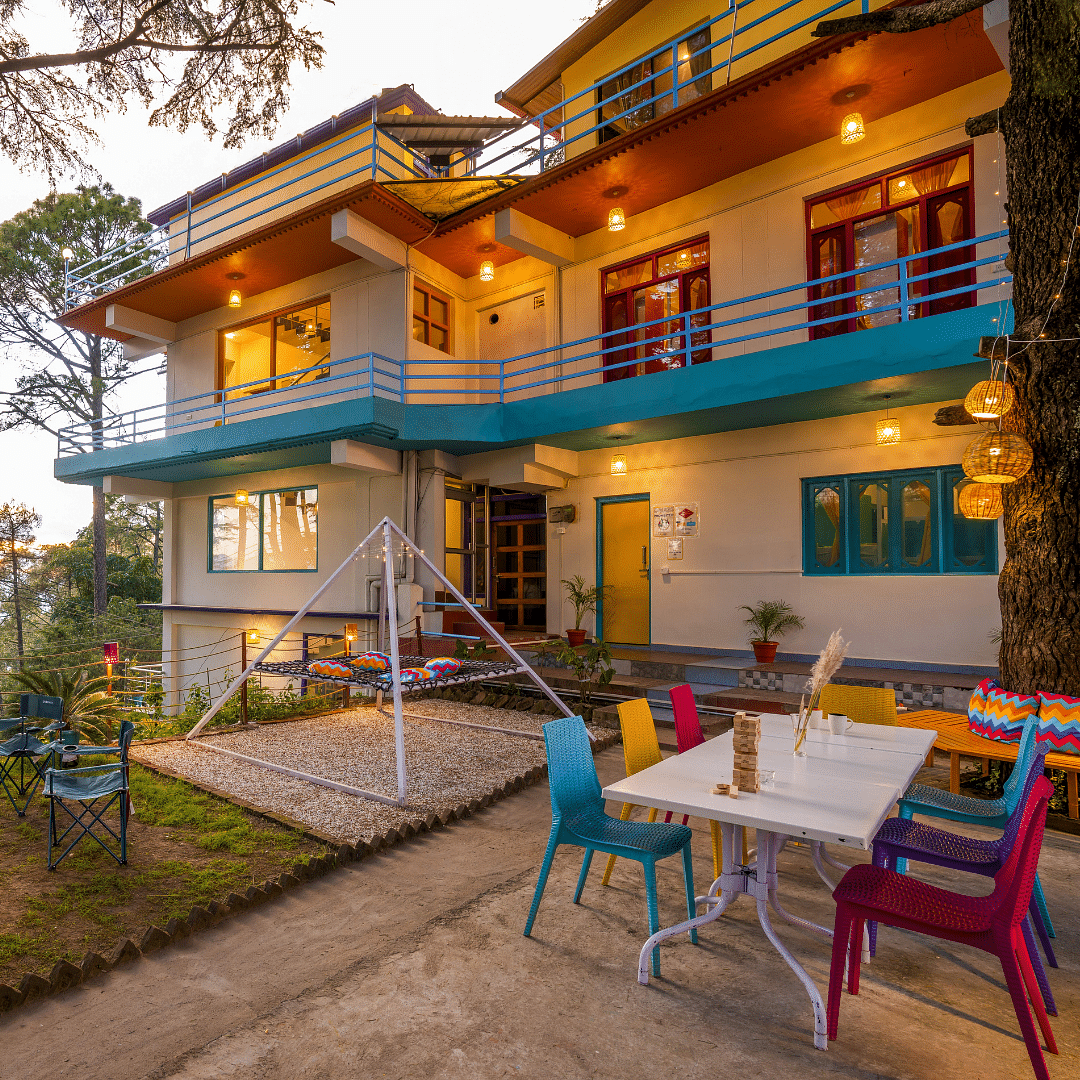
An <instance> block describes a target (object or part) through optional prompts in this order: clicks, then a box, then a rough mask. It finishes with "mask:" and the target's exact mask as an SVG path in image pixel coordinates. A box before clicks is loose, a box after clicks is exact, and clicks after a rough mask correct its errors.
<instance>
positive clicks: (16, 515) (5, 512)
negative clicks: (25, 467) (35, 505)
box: [0, 502, 41, 656]
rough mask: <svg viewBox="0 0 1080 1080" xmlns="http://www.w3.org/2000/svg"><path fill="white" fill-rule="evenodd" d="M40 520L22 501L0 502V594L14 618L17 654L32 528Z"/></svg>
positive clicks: (31, 554) (31, 552)
mask: <svg viewBox="0 0 1080 1080" xmlns="http://www.w3.org/2000/svg"><path fill="white" fill-rule="evenodd" d="M40 524H41V515H40V514H38V513H37V512H35V511H34V510H31V509H30V508H29V507H28V506H26V505H25V504H23V503H13V502H6V503H4V504H3V506H0V567H2V577H0V590H2V592H0V597H2V602H3V604H4V606H5V607H8V606H10V609H11V613H12V615H13V616H14V619H15V648H16V655H17V656H22V654H23V610H24V607H25V604H26V601H27V596H26V573H27V563H31V564H32V563H33V561H34V559H35V558H36V557H37V553H36V552H35V551H34V549H33V545H34V543H35V541H36V540H37V537H36V536H35V535H34V530H35V529H36V528H37V527H38V526H39V525H40Z"/></svg>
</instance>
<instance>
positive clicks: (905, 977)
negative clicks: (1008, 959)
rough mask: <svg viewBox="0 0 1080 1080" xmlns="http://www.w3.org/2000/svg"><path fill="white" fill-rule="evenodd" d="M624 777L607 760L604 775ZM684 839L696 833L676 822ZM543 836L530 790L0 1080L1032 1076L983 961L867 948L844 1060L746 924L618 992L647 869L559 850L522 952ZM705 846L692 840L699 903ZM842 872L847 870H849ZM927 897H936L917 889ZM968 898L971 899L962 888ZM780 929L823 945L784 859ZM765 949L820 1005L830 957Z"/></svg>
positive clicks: (170, 956)
mask: <svg viewBox="0 0 1080 1080" xmlns="http://www.w3.org/2000/svg"><path fill="white" fill-rule="evenodd" d="M598 767H599V771H600V775H601V779H602V780H604V781H607V780H609V779H613V778H615V777H617V776H621V775H622V754H621V752H620V750H619V749H617V748H616V749H613V750H609V751H606V752H605V753H604V754H602V755H601V756H600V758H599V759H598ZM692 824H693V822H692ZM549 826H550V811H549V804H548V800H547V788H546V786H545V785H542V784H541V785H538V786H535V787H532V788H529V789H527V790H526V791H525V792H524V793H522V794H520V795H518V796H515V797H514V798H511V799H508V800H506V801H504V802H501V803H499V804H497V805H496V806H495V807H494V808H493V809H491V810H489V811H487V812H485V813H482V814H480V815H478V816H477V817H475V818H471V819H469V820H468V821H466V822H464V823H462V824H459V825H455V826H453V827H452V828H450V829H447V830H443V831H440V832H437V833H431V834H425V835H424V836H423V837H421V838H420V839H418V840H417V841H414V842H413V843H411V844H408V845H405V846H403V847H397V848H393V849H391V850H390V851H389V852H387V853H385V854H382V855H380V856H378V857H376V858H372V859H368V860H365V861H364V862H362V863H359V864H356V865H354V866H353V867H351V868H348V869H344V870H339V871H336V872H335V873H333V874H331V875H329V876H327V877H325V878H322V879H320V880H318V881H316V882H313V883H310V884H308V885H306V886H304V887H303V888H300V889H295V890H289V891H287V892H286V893H285V895H284V896H282V897H280V898H278V899H277V900H275V901H273V902H271V903H269V904H267V905H265V906H263V907H261V908H258V909H256V910H254V911H252V912H250V913H247V914H245V915H243V916H240V917H238V918H235V919H230V920H227V921H226V922H224V923H222V924H221V925H219V926H217V927H216V928H214V929H212V930H210V931H207V932H203V933H200V934H198V935H196V936H194V937H193V938H190V939H188V941H186V942H185V943H183V944H181V945H178V946H173V947H171V948H169V949H166V950H164V951H162V952H159V953H156V954H153V955H152V956H150V957H147V958H145V959H141V960H138V961H136V962H135V963H132V964H129V965H127V966H126V967H122V968H120V969H118V970H117V971H115V972H112V973H110V974H109V975H107V976H105V977H104V978H103V979H99V980H95V981H92V982H90V983H88V984H87V985H85V986H83V987H80V988H78V989H76V990H73V991H70V992H68V993H66V994H61V995H59V996H56V997H53V998H49V999H46V1000H45V1001H43V1002H41V1003H40V1004H38V1005H35V1006H32V1007H29V1008H25V1009H20V1010H16V1011H15V1012H13V1013H11V1014H9V1015H8V1016H7V1017H6V1018H4V1019H3V1020H0V1045H2V1046H3V1051H2V1054H0V1061H2V1062H3V1066H2V1068H0V1074H2V1075H3V1076H4V1077H18V1078H20V1080H33V1078H37V1077H42V1078H44V1077H48V1078H50V1080H52V1078H56V1077H65V1076H72V1077H79V1078H80V1080H97V1078H99V1077H100V1078H102V1080H105V1078H108V1080H127V1078H136V1077H170V1078H184V1080H189V1078H191V1080H194V1078H198V1080H205V1078H219V1077H229V1078H234V1080H255V1078H260V1080H263V1078H282V1080H285V1078H288V1080H294V1078H302V1077H313V1078H319V1080H334V1078H338V1077H342V1078H344V1077H349V1078H352V1077H358V1076H362V1077H365V1078H366V1077H377V1078H381V1077H391V1078H411V1077H423V1078H424V1080H432V1078H444V1077H445V1078H459V1077H468V1078H477V1077H485V1078H486V1077H498V1076H511V1077H536V1078H538V1080H539V1078H544V1080H546V1078H549V1077H553V1076H554V1077H592V1076H597V1077H619V1078H623V1077H626V1078H636V1077H641V1078H649V1080H655V1078H656V1077H665V1076H672V1077H674V1076H677V1077H702V1078H705V1077H707V1078H708V1080H720V1078H725V1077H727V1078H736V1077H738V1078H743V1077H759V1076H760V1077H770V1078H771V1077H785V1078H786V1077H799V1078H804V1077H829V1078H836V1077H853V1078H860V1080H863V1078H869V1077H888V1078H896V1080H901V1078H909V1077H910V1078H930V1080H952V1078H956V1080H960V1078H963V1080H1012V1078H1023V1077H1028V1076H1030V1075H1031V1071H1030V1066H1029V1064H1028V1059H1027V1055H1026V1052H1025V1049H1024V1043H1023V1041H1022V1039H1021V1038H1020V1035H1019V1029H1018V1026H1017V1023H1016V1020H1015V1017H1014V1016H1013V1012H1012V1009H1011V1007H1010V1003H1009V998H1008V995H1007V993H1006V992H1005V989H1004V985H1003V981H1002V978H1001V973H1000V968H998V967H996V962H995V961H994V960H993V958H991V957H988V956H985V955H983V954H980V953H976V952H974V951H972V950H969V949H965V948H963V947H960V946H953V945H950V944H946V943H940V944H939V943H936V942H933V941H930V940H928V939H923V938H919V937H917V936H915V935H912V934H907V933H903V932H899V931H894V930H890V929H883V931H882V933H881V938H880V945H879V955H878V958H877V959H876V960H875V961H874V962H873V963H871V964H869V965H866V966H865V967H864V971H863V981H862V990H861V993H860V995H859V996H858V997H857V998H852V997H849V996H846V995H845V998H844V1000H843V1004H842V1007H841V1014H840V1038H839V1040H838V1041H836V1042H835V1043H830V1045H829V1049H828V1051H827V1052H824V1053H823V1052H821V1051H818V1050H815V1049H814V1046H813V1040H812V1027H813V1018H812V1013H811V1009H810V1004H809V1001H808V999H807V997H806V995H805V993H804V992H803V990H802V988H801V986H800V985H799V983H798V982H797V981H796V979H795V977H794V975H793V974H792V973H791V971H790V970H789V969H788V968H787V967H786V965H785V964H784V963H783V961H782V960H781V959H780V957H779V955H778V954H777V953H776V952H775V951H774V950H773V949H772V947H771V946H770V945H769V944H768V943H767V942H766V940H765V938H764V936H763V935H762V933H761V930H760V929H759V927H758V925H757V922H756V919H755V918H754V916H753V914H752V912H753V909H752V906H751V905H750V903H749V901H746V900H741V901H738V902H737V903H736V904H735V905H734V906H733V908H731V909H729V914H728V915H726V916H725V917H724V918H723V919H722V920H721V921H720V922H718V923H716V924H713V925H712V926H710V927H708V928H706V929H704V930H703V931H702V932H701V942H700V944H699V945H698V946H697V947H694V946H692V945H691V944H690V943H689V941H687V940H686V939H685V938H680V939H676V940H675V942H674V943H672V944H668V945H666V946H664V947H663V949H662V965H663V976H662V978H659V979H653V980H652V981H651V983H650V985H649V986H648V987H647V988H646V987H641V986H639V985H638V984H637V982H636V979H635V966H636V959H637V954H638V950H639V948H640V947H641V945H642V943H643V941H644V938H645V936H646V935H645V932H644V928H645V901H644V889H643V883H642V878H641V871H640V868H639V867H638V866H637V865H636V864H623V863H620V864H619V865H618V867H617V869H616V871H615V874H614V875H613V877H612V885H611V887H609V888H607V889H602V888H601V887H600V876H601V873H602V862H601V860H600V859H597V860H596V861H595V862H594V866H593V870H592V874H591V875H590V879H589V883H588V885H587V887H586V891H585V894H584V897H583V902H582V904H581V905H580V906H578V907H574V906H573V905H572V904H571V903H570V895H571V892H572V889H573V884H574V881H575V879H576V875H577V870H578V866H579V865H580V856H579V855H578V854H577V853H575V851H574V850H573V849H569V848H566V849H562V850H561V851H560V854H559V855H558V856H557V857H556V861H555V867H554V870H553V872H552V875H551V878H550V880H549V884H548V889H547V894H546V895H545V897H544V902H543V904H542V905H541V908H540V913H539V916H538V918H537V921H536V925H535V928H534V932H533V937H532V939H526V938H524V937H523V936H522V933H521V931H522V926H523V924H524V919H525V915H526V913H527V910H528V906H529V901H530V899H531V896H532V890H533V887H534V885H535V881H536V874H537V870H538V867H539V863H540V859H541V856H542V854H543V849H544V844H545V841H546V838H547V834H548V829H549ZM708 835H709V834H708V829H707V828H700V829H696V830H695V847H694V858H695V865H696V868H697V882H698V890H699V892H703V891H704V890H705V887H706V884H707V879H708V878H709V877H710V876H711V875H710V872H709V871H710V861H711V860H710V855H709V844H708ZM1078 853H1080V841H1078V840H1077V839H1076V838H1074V837H1071V836H1063V835H1061V834H1054V833H1051V834H1048V835H1047V839H1046V844H1045V846H1044V852H1043V858H1042V864H1041V865H1042V878H1043V881H1044V883H1045V887H1046V892H1047V897H1048V901H1049V904H1050V909H1051V911H1052V913H1053V916H1054V920H1055V922H1056V924H1057V930H1058V937H1057V941H1056V943H1055V944H1056V948H1057V953H1058V957H1059V960H1060V963H1061V967H1060V968H1059V969H1058V970H1056V971H1054V970H1051V971H1050V980H1051V984H1052V986H1053V989H1054V992H1055V994H1056V996H1057V1001H1058V1006H1059V1011H1060V1015H1059V1016H1058V1017H1057V1018H1056V1019H1052V1024H1053V1027H1054V1031H1055V1034H1056V1036H1057V1040H1058V1045H1059V1047H1060V1050H1061V1054H1060V1056H1059V1057H1053V1056H1050V1055H1048V1062H1049V1068H1050V1073H1051V1075H1052V1076H1053V1077H1054V1080H1059V1078H1060V1080H1065V1078H1067V1077H1077V1076H1080V1028H1078V1024H1077V1017H1078V1015H1080V1013H1078V1007H1080V964H1078V961H1077V956H1078V946H1080V875H1078V872H1077V855H1078ZM849 856H850V853H849ZM922 869H923V870H924V871H925V876H926V877H927V878H928V879H929V880H934V881H939V882H943V883H944V882H946V881H948V880H950V877H949V875H947V874H940V875H939V874H938V873H937V872H935V871H933V870H932V869H931V868H925V867H924V868H922ZM659 879H660V880H659V888H660V898H661V920H662V922H664V923H665V924H670V923H673V922H675V921H677V920H678V919H679V918H681V917H682V910H684V909H682V910H681V909H680V896H681V874H680V871H679V867H678V860H669V861H668V865H667V866H662V867H661V872H660V874H659ZM965 884H966V885H968V886H969V888H970V889H971V891H985V890H984V889H981V888H980V885H981V884H982V883H981V882H980V881H979V880H978V879H968V881H966V882H965ZM781 888H782V895H783V896H786V899H787V903H788V907H789V909H791V910H793V911H795V912H796V913H799V914H804V915H806V916H808V917H809V918H812V919H814V920H815V921H817V922H821V923H825V924H828V925H831V921H832V917H831V913H830V906H831V901H830V898H829V895H828V893H827V891H826V890H825V888H824V887H823V886H822V885H821V883H820V882H819V880H818V879H817V877H816V875H815V874H814V872H813V869H812V867H811V865H810V861H809V859H808V858H806V857H805V856H804V855H802V854H800V853H799V852H798V851H788V852H785V854H784V855H783V856H782V857H781ZM780 933H781V936H782V938H783V939H784V941H785V942H786V943H787V944H788V946H789V947H790V948H791V949H792V950H793V951H794V952H795V954H796V955H797V956H798V957H799V958H800V959H801V960H802V961H803V963H804V964H805V966H806V968H807V970H808V971H809V972H810V974H811V976H812V977H813V978H814V979H815V980H816V982H817V983H818V985H819V986H820V987H821V988H822V990H823V991H824V989H825V987H826V983H827V979H828V958H829V953H828V947H827V946H826V944H825V943H824V942H823V941H821V940H818V939H817V938H816V937H814V936H811V935H809V934H807V933H805V932H803V931H800V930H796V929H795V928H792V927H786V926H785V927H784V928H782V929H781V930H780Z"/></svg>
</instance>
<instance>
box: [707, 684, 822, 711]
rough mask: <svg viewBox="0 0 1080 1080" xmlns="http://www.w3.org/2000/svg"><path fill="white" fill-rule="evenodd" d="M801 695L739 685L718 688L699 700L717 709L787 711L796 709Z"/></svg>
mask: <svg viewBox="0 0 1080 1080" xmlns="http://www.w3.org/2000/svg"><path fill="white" fill-rule="evenodd" d="M802 697H803V695H802V694H787V693H784V692H783V691H781V690H753V689H748V688H745V687H741V686H739V687H735V688H733V689H731V690H719V691H717V692H716V693H715V694H707V695H705V696H704V697H703V698H702V699H701V702H702V704H703V705H713V706H715V707H716V708H718V709H745V710H746V711H747V712H763V713H789V712H796V711H797V710H798V708H799V701H800V700H801V699H802Z"/></svg>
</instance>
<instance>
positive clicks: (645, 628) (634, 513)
mask: <svg viewBox="0 0 1080 1080" xmlns="http://www.w3.org/2000/svg"><path fill="white" fill-rule="evenodd" d="M600 514H601V520H600V530H601V531H600V537H601V569H602V571H603V584H604V600H603V604H604V608H603V612H604V640H605V641H611V642H619V643H622V644H625V645H648V644H649V642H650V637H649V500H648V499H641V500H638V501H636V502H618V503H601V504H600Z"/></svg>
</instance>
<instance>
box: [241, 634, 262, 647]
mask: <svg viewBox="0 0 1080 1080" xmlns="http://www.w3.org/2000/svg"><path fill="white" fill-rule="evenodd" d="M244 637H245V638H246V639H247V643H248V644H249V645H258V644H259V643H260V642H261V641H262V635H261V634H260V633H259V631H258V630H246V631H245V632H244Z"/></svg>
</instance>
